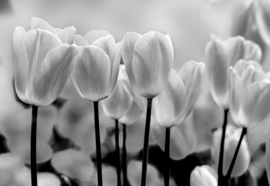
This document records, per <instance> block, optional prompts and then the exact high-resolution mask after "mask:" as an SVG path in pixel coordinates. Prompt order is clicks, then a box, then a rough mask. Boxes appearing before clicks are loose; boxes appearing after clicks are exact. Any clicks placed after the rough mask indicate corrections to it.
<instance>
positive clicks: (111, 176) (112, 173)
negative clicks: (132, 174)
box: [88, 166, 117, 186]
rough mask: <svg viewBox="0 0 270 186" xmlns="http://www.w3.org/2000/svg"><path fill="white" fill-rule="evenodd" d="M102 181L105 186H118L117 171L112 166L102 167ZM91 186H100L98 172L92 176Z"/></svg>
mask: <svg viewBox="0 0 270 186" xmlns="http://www.w3.org/2000/svg"><path fill="white" fill-rule="evenodd" d="M102 175H103V176H102V179H103V185H104V186H116V185H117V176H116V170H115V169H114V168H113V167H110V166H102ZM91 178H92V179H91V181H90V185H98V182H97V172H96V171H95V172H94V173H93V174H92V176H91ZM88 185H89V184H88Z"/></svg>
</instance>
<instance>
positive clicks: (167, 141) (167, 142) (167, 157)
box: [164, 127, 171, 186]
mask: <svg viewBox="0 0 270 186" xmlns="http://www.w3.org/2000/svg"><path fill="white" fill-rule="evenodd" d="M170 136H171V128H170V127H167V128H166V135H165V172H164V185H165V186H169V185H170Z"/></svg>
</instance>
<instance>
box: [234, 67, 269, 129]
mask: <svg viewBox="0 0 270 186" xmlns="http://www.w3.org/2000/svg"><path fill="white" fill-rule="evenodd" d="M239 69H242V68H237V64H236V66H235V68H233V67H230V69H229V77H230V80H229V85H230V86H229V87H230V88H229V89H230V112H231V116H232V118H233V120H234V121H235V123H236V124H238V125H240V126H243V127H253V126H255V125H256V124H257V123H259V122H262V121H263V120H264V119H265V118H266V116H267V115H268V114H269V111H270V100H269V99H268V98H269V96H270V81H269V77H270V74H269V73H267V74H265V73H264V72H263V71H262V70H260V69H258V68H254V65H249V66H248V67H247V68H246V69H245V70H244V71H243V70H239Z"/></svg>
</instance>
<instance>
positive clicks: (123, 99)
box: [102, 65, 133, 120]
mask: <svg viewBox="0 0 270 186" xmlns="http://www.w3.org/2000/svg"><path fill="white" fill-rule="evenodd" d="M124 68H125V67H124V66H123V65H121V66H120V69H119V75H118V81H117V83H116V86H115V88H114V90H113V92H112V93H111V94H110V95H109V96H108V97H107V98H106V99H104V100H103V101H102V105H103V110H104V112H105V114H106V115H107V116H108V117H110V118H112V119H117V120H118V119H120V118H121V117H122V116H124V115H125V114H126V113H127V112H128V110H129V108H130V106H131V104H132V100H133V99H132V97H131V95H129V93H128V92H127V91H126V90H125V89H124V87H123V84H122V81H121V80H119V79H121V78H122V77H123V75H122V74H123V70H124Z"/></svg>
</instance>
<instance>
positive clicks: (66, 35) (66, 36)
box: [31, 17, 76, 45]
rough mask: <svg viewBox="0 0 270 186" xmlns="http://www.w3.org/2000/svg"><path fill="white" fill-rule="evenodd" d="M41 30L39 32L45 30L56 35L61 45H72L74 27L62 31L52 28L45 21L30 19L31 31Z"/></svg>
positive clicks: (35, 18)
mask: <svg viewBox="0 0 270 186" xmlns="http://www.w3.org/2000/svg"><path fill="white" fill-rule="evenodd" d="M38 28H39V29H41V30H47V31H49V32H51V33H53V34H54V35H56V36H57V37H58V38H59V39H60V40H61V41H62V42H63V43H67V44H70V45H71V44H73V41H74V37H75V34H76V28H75V27H73V26H72V27H67V28H64V29H60V28H53V27H52V26H51V25H50V24H49V23H48V22H47V21H45V20H43V19H40V18H37V17H33V18H32V19H31V29H38Z"/></svg>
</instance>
